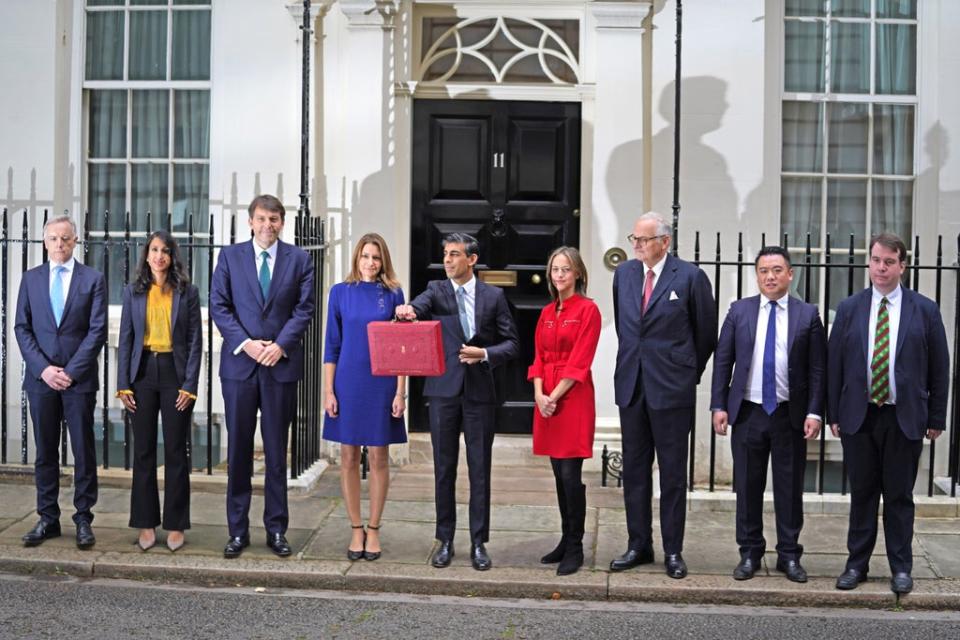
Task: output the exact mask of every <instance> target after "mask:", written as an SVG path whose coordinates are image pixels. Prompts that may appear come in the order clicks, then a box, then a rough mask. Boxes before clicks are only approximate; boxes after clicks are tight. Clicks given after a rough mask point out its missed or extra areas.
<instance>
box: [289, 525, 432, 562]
mask: <svg viewBox="0 0 960 640" xmlns="http://www.w3.org/2000/svg"><path fill="white" fill-rule="evenodd" d="M380 526H381V529H380V546H381V548H382V550H383V551H382V553H383V555H382V556H381V558H380V560H377V561H376V562H385V563H393V564H426V563H427V561H428V559H429V558H430V554H431V552H432V549H433V545H434V539H433V533H434V528H433V525H432V524H428V523H424V522H404V521H399V520H388V519H386V518H385V519H384V520H382V521H381V525H380ZM349 544H350V527H349V525H348V523H347V521H346V520H345V519H342V518H331V519H329V520H327V522H325V523H324V524H323V526H321V527H320V529H319V530H317V532H316V534H315V535H314V536H313V537H312V538H311V539H310V542H309V544H308V545H307V546H306V548H305V549H304V550H303V557H304V558H305V559H307V560H344V561H346V552H347V546H348V545H349ZM359 562H365V561H364V560H360V561H359Z"/></svg>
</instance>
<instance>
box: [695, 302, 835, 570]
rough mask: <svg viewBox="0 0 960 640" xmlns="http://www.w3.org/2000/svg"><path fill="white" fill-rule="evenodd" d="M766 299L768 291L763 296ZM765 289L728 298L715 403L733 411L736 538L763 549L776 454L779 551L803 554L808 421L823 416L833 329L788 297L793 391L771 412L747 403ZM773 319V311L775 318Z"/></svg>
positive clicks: (785, 556)
mask: <svg viewBox="0 0 960 640" xmlns="http://www.w3.org/2000/svg"><path fill="white" fill-rule="evenodd" d="M763 300H764V301H766V298H763ZM760 302H761V298H760V296H759V295H756V296H751V297H749V298H744V299H742V300H737V301H736V302H734V303H733V304H731V305H730V310H729V311H728V312H727V317H726V318H725V319H724V321H723V326H722V327H721V329H720V339H719V341H718V342H717V350H716V352H715V353H714V354H713V381H712V394H711V400H710V407H711V409H713V410H720V411H726V412H727V422H728V423H729V424H730V425H732V427H733V437H732V439H731V448H732V449H733V460H734V484H735V489H736V492H737V543H738V544H739V545H740V554H741V556H744V557H746V556H749V557H750V558H752V559H753V560H754V561H759V560H760V558H762V557H763V554H764V551H765V549H766V546H765V545H766V543H765V540H764V539H763V517H762V516H763V491H764V488H765V487H766V482H767V461H768V459H770V460H772V468H773V494H774V495H773V497H774V504H775V505H776V509H775V511H776V524H777V553H778V554H779V557H780V559H781V560H797V561H799V560H800V556H801V555H802V554H803V547H802V546H801V545H800V544H799V542H798V538H799V536H800V530H801V529H802V528H803V482H804V471H805V469H806V450H807V446H806V440H804V430H803V426H804V422H805V421H806V418H807V416H808V415H816V416H820V417H821V418H823V410H824V402H825V401H826V392H827V376H826V360H827V336H826V332H825V331H824V328H823V322H822V321H821V320H820V312H819V311H818V310H817V307H816V306H815V305H812V304H808V303H806V302H803V301H802V300H800V299H799V298H795V297H793V296H791V297H790V298H789V299H788V302H787V362H786V363H785V364H786V367H787V387H788V392H789V399H788V400H787V401H786V406H779V407H778V409H777V410H776V411H774V413H773V415H767V414H766V413H765V412H764V411H763V410H762V408H761V407H760V406H759V405H757V404H756V403H750V402H747V403H744V400H745V397H746V393H747V387H748V386H749V384H750V377H751V365H752V364H753V353H754V348H755V346H756V339H757V319H758V316H759V314H760V313H761V309H760ZM771 319H772V318H771Z"/></svg>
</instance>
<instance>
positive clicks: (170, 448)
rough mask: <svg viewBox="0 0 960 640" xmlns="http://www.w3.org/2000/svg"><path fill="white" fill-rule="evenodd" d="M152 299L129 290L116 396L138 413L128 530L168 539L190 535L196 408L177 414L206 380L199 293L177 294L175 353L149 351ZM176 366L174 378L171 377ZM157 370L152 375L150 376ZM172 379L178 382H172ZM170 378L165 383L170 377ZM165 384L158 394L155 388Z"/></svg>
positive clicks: (123, 315)
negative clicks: (130, 397) (190, 455)
mask: <svg viewBox="0 0 960 640" xmlns="http://www.w3.org/2000/svg"><path fill="white" fill-rule="evenodd" d="M146 330H147V292H146V291H144V292H143V293H137V292H136V291H135V289H134V285H133V284H128V285H127V286H126V287H124V289H123V307H122V309H121V311H120V338H119V342H118V346H117V390H119V391H123V390H131V391H133V392H134V400H135V401H136V403H137V410H136V411H135V412H134V414H133V436H134V458H133V487H132V489H131V492H130V526H131V527H136V528H140V529H149V528H153V527H156V526H158V525H160V524H162V525H163V528H164V529H167V530H168V531H183V530H185V529H189V528H190V466H189V461H188V460H187V437H188V435H189V429H190V425H191V419H192V416H193V405H192V404H191V405H190V407H188V408H187V410H186V411H178V410H177V408H176V401H177V396H178V395H179V392H180V390H181V389H182V390H183V391H186V392H187V393H190V394H192V395H194V396H196V395H197V386H198V384H199V378H200V361H201V359H202V357H203V336H202V333H203V331H202V328H201V319H200V293H199V291H198V290H197V287H196V286H194V285H192V284H191V285H187V287H186V289H185V290H184V291H182V292H181V291H180V290H179V289H174V290H173V304H172V308H171V311H170V337H171V340H172V347H173V352H172V353H170V354H158V353H152V352H148V351H145V349H144V344H143V340H144V334H145V333H146ZM171 364H172V365H173V371H172V372H168V371H166V370H165V369H166V368H169V366H170V365H171ZM151 368H152V369H151ZM170 373H173V374H174V375H169V374H170ZM164 376H166V377H164ZM158 382H160V383H161V385H160V388H157V383H158ZM158 412H159V413H160V414H161V416H162V424H163V445H164V455H163V461H164V464H163V471H164V491H163V503H164V506H163V517H162V518H161V514H160V504H159V498H158V493H157V413H158Z"/></svg>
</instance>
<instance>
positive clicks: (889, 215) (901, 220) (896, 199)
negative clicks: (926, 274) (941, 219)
mask: <svg viewBox="0 0 960 640" xmlns="http://www.w3.org/2000/svg"><path fill="white" fill-rule="evenodd" d="M872 209H873V211H872V213H871V216H870V233H871V234H873V235H876V234H878V233H881V232H883V231H892V232H893V233H895V234H897V235H898V236H900V237H901V238H903V240H904V242H906V243H907V246H908V247H909V246H910V245H911V241H910V236H911V233H912V228H913V181H912V180H874V181H873V203H872Z"/></svg>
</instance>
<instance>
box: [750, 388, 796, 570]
mask: <svg viewBox="0 0 960 640" xmlns="http://www.w3.org/2000/svg"><path fill="white" fill-rule="evenodd" d="M731 445H732V448H733V474H734V489H735V490H736V492H737V544H738V545H739V546H740V556H741V557H744V558H746V557H749V558H752V559H753V560H756V561H759V560H760V559H761V558H762V557H763V554H764V552H765V551H766V540H764V537H763V492H764V490H765V489H766V488H767V463H768V461H770V460H772V461H773V508H774V512H775V514H776V520H777V555H778V556H779V557H780V559H782V560H800V556H801V555H802V554H803V547H802V546H801V545H800V544H799V543H798V542H797V541H798V539H799V537H800V530H801V529H802V528H803V474H804V471H805V470H806V464H807V456H806V453H807V442H806V440H804V438H803V431H801V430H799V429H795V428H794V427H793V426H792V425H791V424H790V408H789V404H788V403H786V402H784V403H781V404H780V406H778V407H777V409H776V410H775V411H774V412H773V415H767V412H766V411H764V410H763V407H761V406H760V405H759V404H755V403H753V402H747V401H744V402H743V403H742V404H741V405H740V413H739V416H738V422H737V424H736V425H734V427H733V434H732V436H731Z"/></svg>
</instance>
